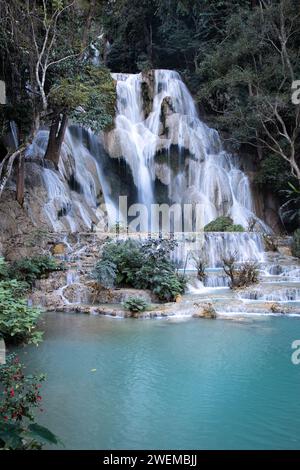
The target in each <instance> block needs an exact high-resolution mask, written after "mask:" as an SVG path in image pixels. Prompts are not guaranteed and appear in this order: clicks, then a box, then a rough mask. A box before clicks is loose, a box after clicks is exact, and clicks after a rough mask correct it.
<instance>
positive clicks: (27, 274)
mask: <svg viewBox="0 0 300 470" xmlns="http://www.w3.org/2000/svg"><path fill="white" fill-rule="evenodd" d="M61 269H62V265H61V264H58V263H57V262H56V260H55V259H54V258H51V257H50V256H35V257H33V258H22V259H20V260H18V261H14V262H13V263H12V264H11V265H10V267H9V270H8V276H9V278H10V279H17V280H19V281H24V282H26V283H27V284H29V286H32V285H33V284H34V282H35V281H36V280H37V279H41V278H42V277H47V276H48V275H49V273H50V272H53V271H59V270H61Z"/></svg>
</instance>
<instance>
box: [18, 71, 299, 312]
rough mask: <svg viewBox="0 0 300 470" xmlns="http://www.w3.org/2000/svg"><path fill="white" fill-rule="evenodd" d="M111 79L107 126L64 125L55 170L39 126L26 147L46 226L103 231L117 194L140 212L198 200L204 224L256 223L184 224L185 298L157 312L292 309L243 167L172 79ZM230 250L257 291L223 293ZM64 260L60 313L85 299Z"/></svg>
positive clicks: (293, 297) (285, 277) (295, 275)
mask: <svg viewBox="0 0 300 470" xmlns="http://www.w3.org/2000/svg"><path fill="white" fill-rule="evenodd" d="M113 78H114V80H115V81H116V90H117V104H116V118H115V126H114V129H112V130H110V131H109V132H107V133H104V134H103V135H100V136H95V135H94V134H92V133H91V132H89V131H87V130H82V129H80V128H78V127H76V126H71V127H70V128H69V129H68V130H67V133H66V137H65V141H64V144H63V147H62V153H61V159H60V163H59V168H58V169H55V168H54V167H53V166H52V165H51V164H50V163H49V162H46V161H45V160H43V156H44V154H45V150H46V146H47V139H48V131H46V130H41V131H40V132H39V133H38V135H37V137H36V139H35V141H34V143H33V144H32V146H31V148H30V149H29V152H28V155H27V157H28V159H29V161H30V160H31V161H33V162H34V161H39V165H40V166H39V168H40V170H39V171H41V174H42V181H43V184H44V191H43V192H41V197H40V196H39V203H40V205H41V213H42V214H43V217H44V220H45V221H46V223H47V224H48V227H50V228H51V229H52V230H54V231H56V232H65V231H67V232H79V231H82V230H83V231H90V229H91V227H92V226H93V225H97V226H98V224H99V223H100V225H101V227H102V228H105V225H106V221H107V219H108V220H109V221H110V223H111V224H113V223H115V221H116V220H119V219H120V215H118V214H117V212H116V210H117V207H118V197H119V196H123V195H126V196H128V201H129V203H130V204H132V203H137V202H138V203H143V204H144V205H145V206H146V207H147V208H149V206H150V204H153V203H157V204H162V203H167V204H174V203H179V204H180V207H181V209H182V208H183V207H184V205H185V204H188V203H190V204H192V206H193V207H195V206H196V205H197V204H198V205H199V204H200V205H201V207H202V212H201V226H202V227H203V226H204V225H205V224H207V223H208V222H210V221H211V220H213V219H215V218H216V217H218V216H229V217H231V218H232V219H233V221H234V223H236V224H241V225H243V227H245V228H247V226H248V222H249V220H250V219H256V221H257V225H256V229H258V230H259V232H225V233H217V232H216V233H213V232H211V233H210V232H204V233H203V232H202V233H199V232H198V233H190V230H185V227H184V228H183V230H182V232H183V233H177V234H176V238H177V239H178V246H177V247H176V249H175V252H174V253H173V260H174V261H175V262H176V265H177V266H178V268H179V269H181V270H184V271H185V272H186V273H187V274H188V276H189V286H188V291H189V294H188V295H187V296H185V297H184V299H183V302H182V303H181V304H178V305H176V306H174V305H173V306H171V307H170V309H167V313H166V312H161V311H160V313H159V314H158V315H156V316H159V315H161V316H165V315H173V316H174V317H190V316H191V315H193V314H194V313H195V305H196V308H197V302H198V301H201V302H210V303H213V305H214V308H215V310H216V312H217V313H218V314H219V315H222V314H224V315H225V314H226V315H229V314H230V313H233V314H236V313H241V312H243V313H245V314H249V313H254V314H262V313H270V314H281V313H291V314H294V313H300V307H299V302H300V298H299V295H300V294H299V293H300V290H299V284H298V285H297V283H299V280H300V266H299V264H297V261H296V260H295V259H294V258H291V257H288V256H287V257H286V258H284V257H282V258H280V256H279V257H278V258H277V259H275V258H274V257H270V256H269V255H268V256H266V254H265V252H264V242H263V236H262V232H263V231H266V232H268V231H269V228H268V227H267V226H266V224H264V222H263V221H261V220H259V219H258V218H257V217H256V215H255V213H254V204H253V199H252V194H251V189H250V184H249V179H248V177H247V175H246V173H245V172H244V171H243V168H242V164H241V162H240V160H239V158H238V157H237V156H234V155H231V154H230V153H229V152H227V151H226V150H225V149H224V148H223V145H222V142H221V139H220V136H219V134H218V132H217V131H216V130H214V129H211V128H209V127H208V126H207V125H206V124H205V123H203V122H202V121H201V120H200V118H199V115H198V112H197V109H196V106H195V103H194V101H193V98H192V96H191V94H190V93H189V91H188V89H187V87H186V86H185V84H184V83H183V81H182V80H181V78H180V76H179V74H178V73H177V72H174V71H171V70H156V71H151V72H149V73H146V74H144V73H140V74H113ZM103 203H106V204H107V208H106V212H105V210H104V208H103V206H102V204H103ZM122 215H123V216H124V214H122ZM121 218H122V217H121ZM141 236H143V235H141ZM92 247H94V249H95V252H96V251H97V249H98V248H97V240H96V241H95V240H94V241H93V242H92V243H90V242H88V241H87V240H85V242H84V243H80V244H79V245H78V247H77V248H76V250H75V251H76V257H75V258H76V263H78V262H79V259H85V260H88V263H90V260H91V259H92V258H93V257H92V256H91V252H90V249H92ZM70 251H71V252H72V248H71V250H70ZM199 254H202V255H203V254H205V261H206V264H207V268H206V277H205V278H204V280H203V281H200V280H199V279H197V276H196V268H195V261H194V257H195V256H196V257H197V256H199ZM233 254H234V255H235V258H236V261H237V263H243V262H247V261H251V262H256V263H257V264H258V266H259V270H260V284H259V285H257V286H255V287H253V288H248V289H247V290H245V291H244V292H239V293H238V294H237V293H234V292H232V291H231V290H230V289H229V287H228V284H229V283H228V278H227V277H226V276H225V275H224V271H223V269H222V260H223V258H224V257H229V256H230V255H233ZM70 263H71V266H70V271H69V272H68V273H67V276H66V280H65V284H64V285H63V287H60V291H59V294H60V298H62V299H63V300H64V299H65V300H66V303H67V307H68V308H71V307H72V305H79V304H80V303H82V302H88V301H89V300H88V299H89V296H88V295H86V289H82V286H81V282H82V274H80V275H78V272H79V268H78V266H77V270H75V272H74V264H73V262H72V261H71V260H70ZM81 266H82V265H81ZM80 269H81V270H82V267H81V268H80ZM83 272H84V269H83ZM76 289H77V291H78V295H77V294H76V292H75V291H76ZM67 293H68V298H67V297H66V296H65V295H66V294H67ZM69 299H71V301H70V300H69ZM273 304H274V305H273ZM283 304H284V306H283ZM93 308H94V307H93ZM92 310H93V309H92ZM93 311H94V310H93ZM107 311H108V312H109V309H108V310H107V309H106V310H103V309H102V310H101V312H102V313H103V312H104V313H105V312H107ZM118 312H119V310H118ZM118 314H119V313H118ZM154 316H155V315H154Z"/></svg>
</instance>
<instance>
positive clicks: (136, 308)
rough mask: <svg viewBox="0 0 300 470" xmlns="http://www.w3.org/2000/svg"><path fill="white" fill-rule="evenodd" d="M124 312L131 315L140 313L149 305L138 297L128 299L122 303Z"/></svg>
mask: <svg viewBox="0 0 300 470" xmlns="http://www.w3.org/2000/svg"><path fill="white" fill-rule="evenodd" d="M123 306H124V308H125V310H129V311H130V312H133V313H141V312H144V311H145V310H147V308H149V305H148V303H147V301H146V300H145V299H141V298H140V297H129V298H128V299H127V300H126V301H125V302H123Z"/></svg>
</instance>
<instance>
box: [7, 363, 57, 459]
mask: <svg viewBox="0 0 300 470" xmlns="http://www.w3.org/2000/svg"><path fill="white" fill-rule="evenodd" d="M44 380H45V376H44V375H39V376H36V375H29V376H25V374H24V371H23V366H22V364H21V363H20V362H19V360H18V358H17V357H16V356H15V355H10V356H8V358H7V362H6V364H4V365H2V366H0V383H1V385H2V396H1V395H0V449H1V450H17V449H19V450H25V449H41V448H42V447H43V443H44V442H47V443H50V444H58V439H57V438H56V436H54V434H52V432H51V431H49V430H48V429H47V428H44V427H43V426H40V425H38V424H37V423H35V416H34V413H33V410H34V409H35V408H39V407H40V405H41V400H42V398H41V395H40V387H41V382H43V381H44Z"/></svg>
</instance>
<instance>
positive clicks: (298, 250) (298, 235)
mask: <svg viewBox="0 0 300 470" xmlns="http://www.w3.org/2000/svg"><path fill="white" fill-rule="evenodd" d="M292 254H293V256H296V257H297V258H300V228H298V229H297V230H295V232H294V235H293V241H292Z"/></svg>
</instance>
